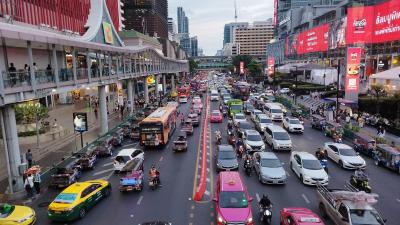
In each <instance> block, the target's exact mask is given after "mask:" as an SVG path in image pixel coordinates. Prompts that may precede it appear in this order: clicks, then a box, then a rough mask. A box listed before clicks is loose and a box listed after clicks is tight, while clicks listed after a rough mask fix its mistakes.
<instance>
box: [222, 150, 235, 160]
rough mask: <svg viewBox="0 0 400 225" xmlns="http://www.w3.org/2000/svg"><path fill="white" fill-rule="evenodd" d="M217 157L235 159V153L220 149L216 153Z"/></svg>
mask: <svg viewBox="0 0 400 225" xmlns="http://www.w3.org/2000/svg"><path fill="white" fill-rule="evenodd" d="M218 158H219V159H236V155H235V153H234V152H233V150H232V151H220V152H219V155H218Z"/></svg>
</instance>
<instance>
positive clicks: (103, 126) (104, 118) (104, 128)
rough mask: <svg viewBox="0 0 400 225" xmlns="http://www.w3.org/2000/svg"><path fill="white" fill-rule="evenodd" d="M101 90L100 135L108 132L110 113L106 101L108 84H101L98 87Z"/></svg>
mask: <svg viewBox="0 0 400 225" xmlns="http://www.w3.org/2000/svg"><path fill="white" fill-rule="evenodd" d="M98 91H99V108H100V121H101V122H100V135H103V134H105V133H107V132H108V115H107V111H108V110H107V101H106V86H105V85H101V86H99V87H98Z"/></svg>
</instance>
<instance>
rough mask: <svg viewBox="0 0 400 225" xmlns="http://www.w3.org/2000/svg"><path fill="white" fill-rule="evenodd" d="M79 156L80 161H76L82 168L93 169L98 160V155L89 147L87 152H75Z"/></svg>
mask: <svg viewBox="0 0 400 225" xmlns="http://www.w3.org/2000/svg"><path fill="white" fill-rule="evenodd" d="M75 156H76V157H77V159H78V161H77V162H76V165H78V166H79V167H80V168H81V170H85V169H91V170H94V167H95V164H96V161H97V156H96V154H94V152H93V149H92V148H91V149H89V148H88V150H87V151H86V153H77V154H75Z"/></svg>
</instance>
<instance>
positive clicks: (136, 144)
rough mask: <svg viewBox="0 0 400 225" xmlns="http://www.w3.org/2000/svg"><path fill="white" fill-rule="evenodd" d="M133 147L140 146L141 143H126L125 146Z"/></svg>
mask: <svg viewBox="0 0 400 225" xmlns="http://www.w3.org/2000/svg"><path fill="white" fill-rule="evenodd" d="M131 146H132V147H133V148H136V147H137V146H139V143H131V144H127V145H124V146H123V147H131Z"/></svg>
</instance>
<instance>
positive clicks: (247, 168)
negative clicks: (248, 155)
mask: <svg viewBox="0 0 400 225" xmlns="http://www.w3.org/2000/svg"><path fill="white" fill-rule="evenodd" d="M243 167H244V170H245V172H246V175H247V176H251V172H252V168H251V162H250V159H246V160H245V161H244V165H243Z"/></svg>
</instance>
